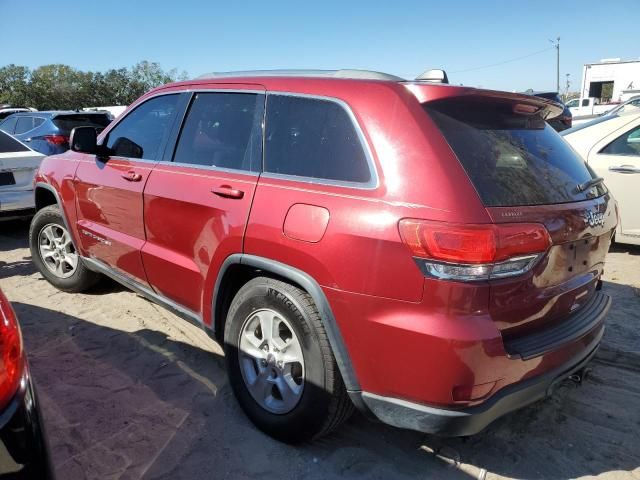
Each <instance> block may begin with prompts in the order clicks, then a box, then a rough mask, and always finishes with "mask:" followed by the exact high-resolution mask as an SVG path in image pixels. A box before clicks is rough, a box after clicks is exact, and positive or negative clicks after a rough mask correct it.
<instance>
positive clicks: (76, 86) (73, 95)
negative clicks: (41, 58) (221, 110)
mask: <svg viewBox="0 0 640 480" xmlns="http://www.w3.org/2000/svg"><path fill="white" fill-rule="evenodd" d="M186 76H187V75H186V72H183V73H182V74H180V75H179V74H178V73H177V71H176V70H175V69H174V70H169V71H164V70H163V69H162V68H161V67H160V65H159V64H158V63H155V62H148V61H142V62H139V63H138V64H136V65H134V66H133V67H132V68H130V69H127V68H119V69H111V70H107V71H106V72H91V71H86V72H85V71H81V70H77V69H74V68H72V67H70V66H68V65H60V64H55V65H43V66H41V67H38V68H36V69H35V70H33V71H31V70H30V69H29V68H27V67H23V66H18V65H13V64H12V65H7V66H5V67H1V68H0V103H9V104H12V105H19V106H28V107H35V108H37V109H38V110H66V109H79V108H83V107H99V106H111V105H129V104H130V103H131V102H133V101H134V100H135V99H137V98H138V97H139V96H140V95H142V94H143V93H145V92H146V91H148V90H150V89H152V88H155V87H157V86H159V85H163V84H165V83H168V82H173V81H176V80H180V79H185V78H186Z"/></svg>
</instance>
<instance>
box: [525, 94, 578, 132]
mask: <svg viewBox="0 0 640 480" xmlns="http://www.w3.org/2000/svg"><path fill="white" fill-rule="evenodd" d="M524 93H526V94H527V95H534V96H536V97H540V98H544V99H546V100H551V101H552V102H555V103H558V104H559V105H561V106H562V113H561V114H560V115H558V116H556V117H553V118H550V119H548V120H547V123H549V125H551V126H552V127H553V128H554V130H555V131H556V132H562V131H563V130H566V129H568V128H571V125H572V123H573V116H572V115H571V110H569V108H568V107H567V106H566V105H565V104H564V102H563V101H562V98H560V95H558V92H535V91H533V90H527V91H526V92H524Z"/></svg>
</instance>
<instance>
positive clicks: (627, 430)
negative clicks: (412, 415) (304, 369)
mask: <svg viewBox="0 0 640 480" xmlns="http://www.w3.org/2000/svg"><path fill="white" fill-rule="evenodd" d="M605 288H607V287H605ZM14 307H15V309H16V311H17V313H18V316H19V318H20V321H21V324H22V329H23V334H24V339H25V344H26V347H27V351H28V353H29V358H30V362H31V366H32V373H33V376H34V378H35V381H36V384H37V388H38V391H39V394H40V397H41V404H42V405H43V408H44V417H45V424H46V426H47V428H48V434H49V439H50V443H51V446H52V456H53V460H54V463H55V465H56V468H57V471H58V477H59V478H78V479H81V478H88V477H91V478H105V477H107V476H114V475H115V476H120V475H123V474H125V473H126V476H127V478H166V479H169V478H171V479H173V478H190V479H200V478H211V476H212V475H214V476H216V478H257V477H264V476H277V477H278V478H301V477H305V478H309V479H315V478H318V479H320V478H322V479H324V478H342V477H345V476H346V477H349V478H416V477H420V476H425V475H428V476H430V477H432V478H453V479H455V478H479V476H480V475H482V474H483V473H482V469H485V470H487V471H489V472H493V473H496V474H500V475H505V476H509V477H515V478H574V477H579V476H583V475H597V474H599V473H604V472H609V471H612V470H633V469H635V468H637V467H638V466H640V459H639V458H638V456H637V455H634V454H633V449H634V448H635V447H634V445H638V444H639V440H640V439H639V438H638V433H637V426H638V424H640V418H639V415H640V413H639V412H638V411H637V409H635V408H630V407H631V405H637V404H638V403H639V401H640V398H639V397H640V393H638V391H637V388H636V389H635V390H634V389H633V388H632V385H633V384H635V383H634V382H636V381H637V378H638V374H639V373H640V367H639V368H638V370H633V368H631V369H630V370H628V371H623V372H622V374H621V373H620V371H617V370H616V368H617V367H616V366H615V365H610V364H609V363H607V362H606V361H599V360H598V359H596V361H595V362H594V364H593V371H592V373H591V375H590V376H588V377H587V379H586V380H585V381H584V382H583V385H582V386H581V387H577V386H576V385H574V384H572V383H567V384H566V385H563V386H562V387H561V388H560V389H559V390H558V392H557V394H556V395H555V396H554V397H552V398H550V399H547V400H545V401H543V402H539V403H537V404H535V405H532V406H530V407H528V408H525V409H523V410H521V411H519V412H515V413H513V414H510V415H508V416H506V417H504V418H503V419H501V420H498V421H497V422H496V423H494V424H493V425H492V426H490V427H489V428H488V429H487V430H485V431H484V432H482V433H480V434H478V435H476V436H473V437H470V438H464V439H440V438H436V437H433V436H430V435H423V434H420V433H416V432H411V431H405V430H399V429H394V428H392V427H388V426H386V425H383V424H381V423H378V422H372V421H369V420H367V419H365V418H364V417H363V416H361V415H359V414H358V415H355V416H354V417H353V418H352V419H351V420H350V421H349V422H347V423H346V424H345V425H343V426H342V427H341V428H340V429H339V430H338V431H337V432H335V433H334V434H332V435H330V436H328V437H325V438H322V439H319V440H317V441H315V442H313V443H310V444H306V445H302V446H297V447H293V446H289V445H285V444H282V443H279V442H277V441H275V440H272V439H271V438H269V437H267V436H266V435H264V434H262V433H261V432H259V431H258V430H257V429H256V428H255V427H254V426H253V425H252V424H251V423H250V422H249V420H248V419H247V418H246V417H245V416H244V414H243V413H242V411H241V410H240V408H239V406H238V404H237V403H236V401H235V399H234V397H233V395H232V392H231V390H230V387H229V386H228V383H227V379H226V375H225V371H224V359H223V357H222V355H221V354H220V353H216V352H220V349H219V347H218V346H217V345H216V344H215V343H214V342H213V341H212V340H210V339H208V337H206V336H205V335H204V333H203V332H200V331H198V330H196V329H195V327H194V330H195V332H196V333H193V335H199V334H201V335H202V337H198V338H197V341H194V343H197V344H198V345H199V347H196V346H192V345H190V344H187V343H183V342H181V341H176V340H175V339H173V338H172V337H170V336H167V334H166V333H164V332H160V331H157V330H151V329H148V328H141V329H139V330H137V331H123V330H118V329H114V328H111V327H108V326H105V325H99V324H96V323H92V322H90V321H87V320H84V319H80V318H78V317H74V316H71V315H67V314H64V313H61V312H57V311H53V310H49V309H46V308H42V307H37V306H34V305H30V304H26V303H14ZM88 318H93V317H92V316H90V315H89V316H88ZM182 327H183V326H182V325H181V327H180V328H182ZM184 328H187V327H186V324H185V325H184ZM189 328H191V326H189ZM190 335H191V333H190ZM194 338H195V337H194ZM208 342H209V343H208ZM605 360H606V359H605ZM618 370H619V369H618ZM623 387H624V388H627V387H628V388H627V390H626V391H625V394H624V395H622V394H621V393H620V392H621V391H622V390H624V388H623ZM309 388H313V386H310V387H309ZM616 389H617V390H616ZM621 389H622V390H621ZM594 409H595V412H594V411H593V410H594ZM594 413H595V415H594ZM594 438H598V439H599V440H598V441H597V447H598V448H597V449H596V450H595V451H594V445H596V441H595V440H594ZM514 445H515V446H514ZM636 453H637V452H636Z"/></svg>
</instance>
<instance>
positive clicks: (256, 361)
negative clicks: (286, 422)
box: [238, 309, 305, 414]
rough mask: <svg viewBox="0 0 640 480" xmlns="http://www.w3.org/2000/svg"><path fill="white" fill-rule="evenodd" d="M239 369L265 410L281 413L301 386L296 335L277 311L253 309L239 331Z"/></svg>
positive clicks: (292, 403)
mask: <svg viewBox="0 0 640 480" xmlns="http://www.w3.org/2000/svg"><path fill="white" fill-rule="evenodd" d="M238 357H239V358H238V359H239V362H240V371H241V372H242V378H243V380H244V383H245V385H246V387H247V390H248V391H249V393H250V394H251V396H252V397H253V399H254V400H255V401H256V402H257V403H258V404H259V405H260V406H261V407H262V408H264V409H265V410H267V411H269V412H271V413H275V414H285V413H288V412H290V411H291V410H293V409H294V408H295V406H296V405H297V404H298V402H299V401H300V398H301V397H302V392H303V390H304V373H305V370H304V357H303V354H302V347H301V345H300V341H299V340H298V337H297V335H296V333H295V331H294V329H293V327H292V326H291V324H290V323H289V321H288V320H287V319H286V318H284V317H283V316H282V315H280V314H279V313H277V312H275V311H274V310H270V309H263V310H256V311H254V312H252V313H251V315H249V317H247V319H246V320H245V321H244V324H243V326H242V329H241V331H240V349H239V352H238Z"/></svg>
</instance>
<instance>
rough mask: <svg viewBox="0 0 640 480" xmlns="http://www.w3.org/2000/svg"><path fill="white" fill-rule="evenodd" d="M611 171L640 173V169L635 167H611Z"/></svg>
mask: <svg viewBox="0 0 640 480" xmlns="http://www.w3.org/2000/svg"><path fill="white" fill-rule="evenodd" d="M609 171H610V172H618V173H640V168H636V167H634V166H633V165H618V166H611V167H609Z"/></svg>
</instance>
